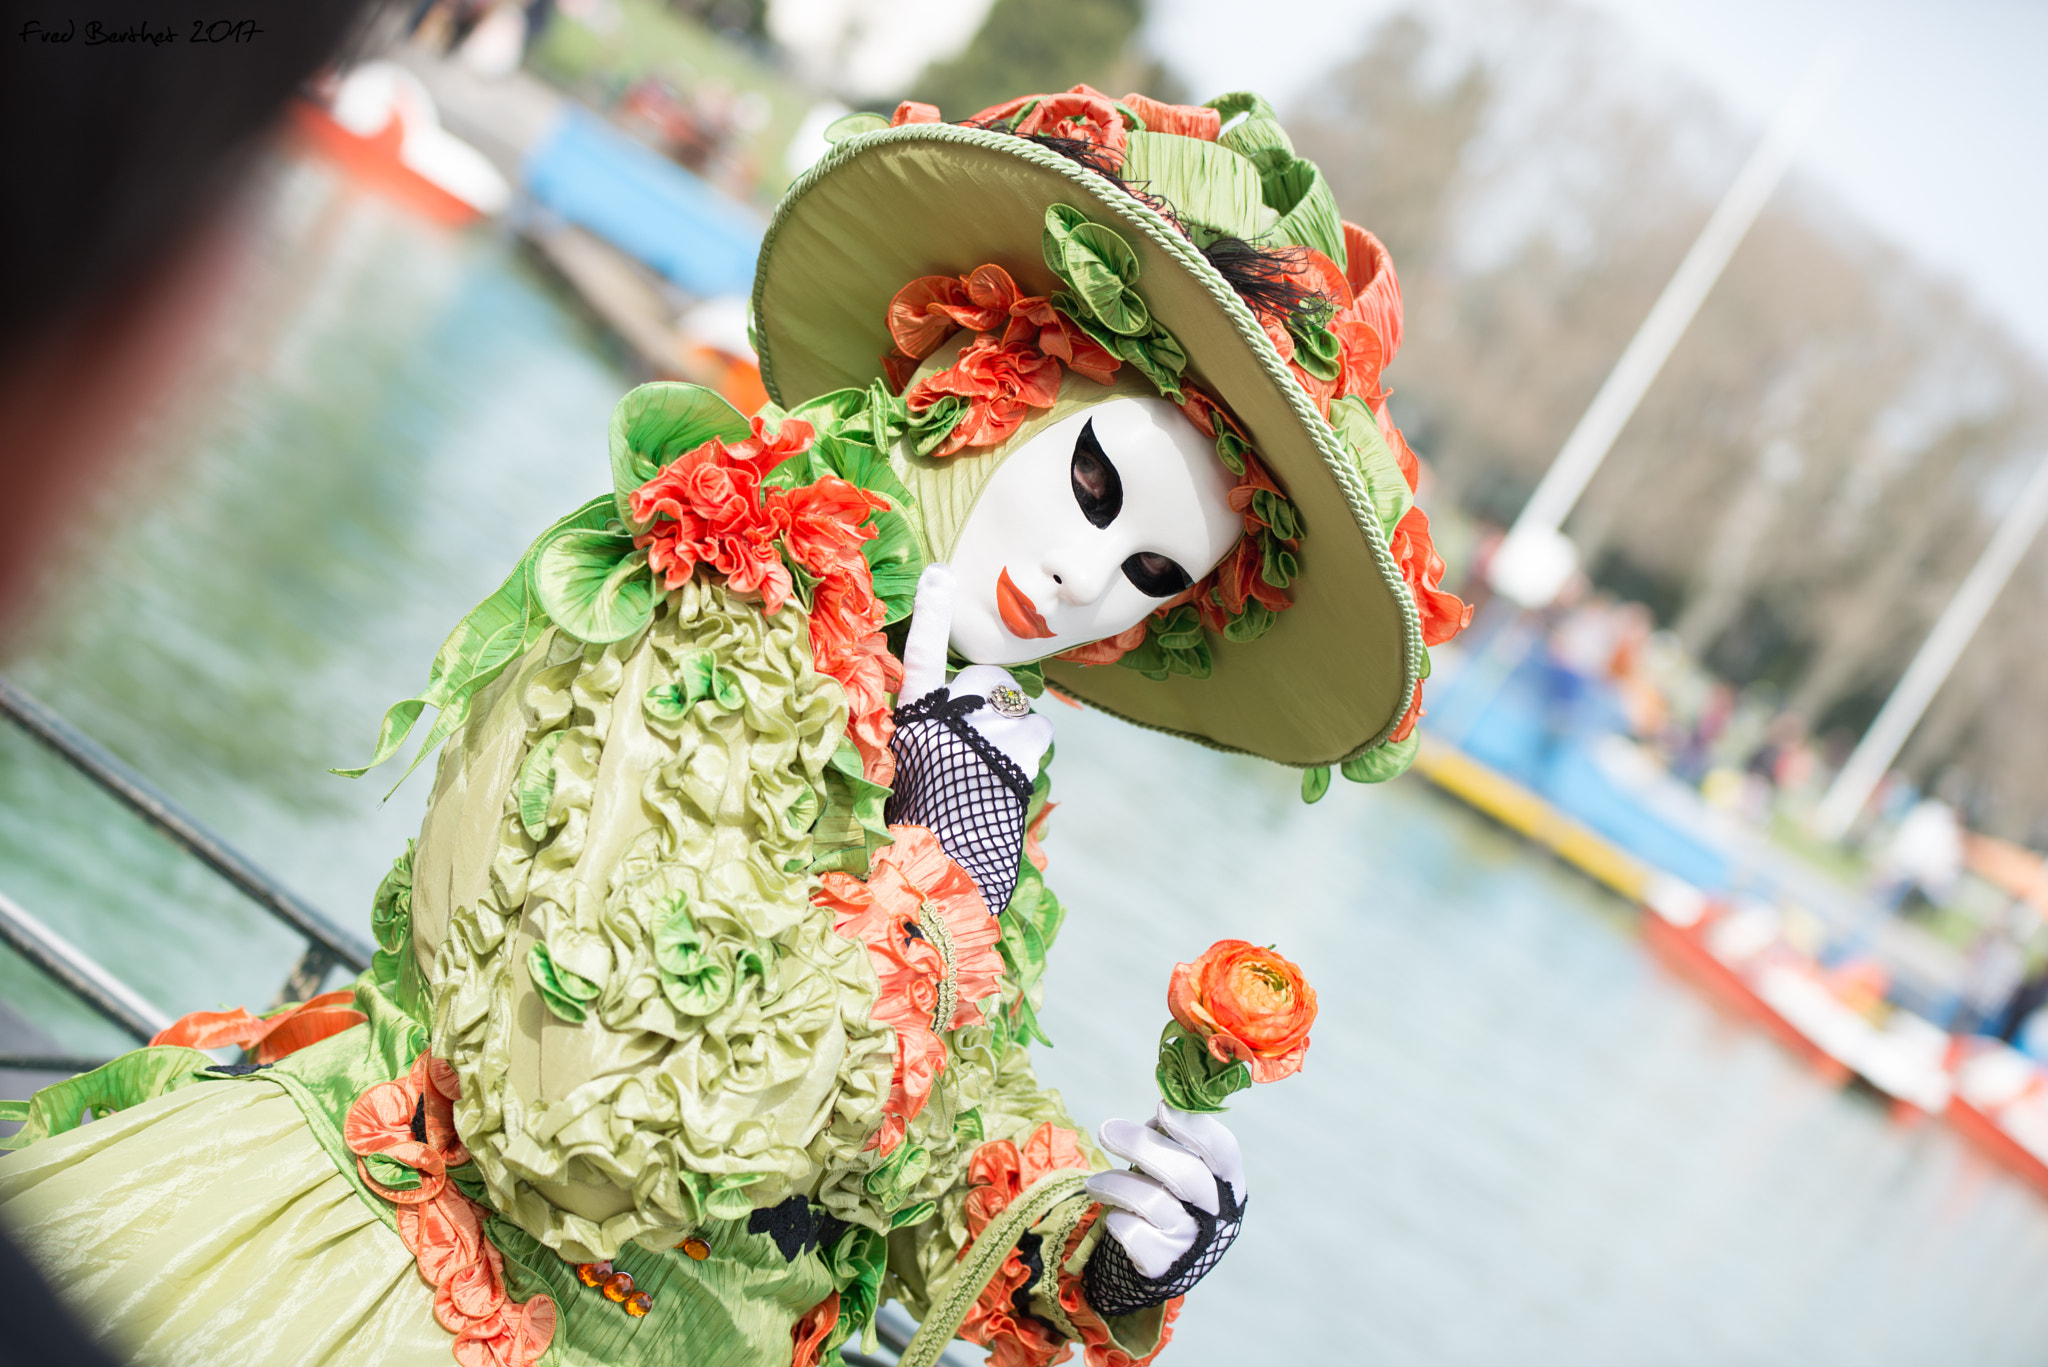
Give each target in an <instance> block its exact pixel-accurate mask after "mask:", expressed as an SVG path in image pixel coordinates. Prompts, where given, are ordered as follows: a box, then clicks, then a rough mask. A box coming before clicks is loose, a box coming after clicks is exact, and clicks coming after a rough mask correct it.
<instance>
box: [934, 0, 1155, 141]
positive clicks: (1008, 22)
mask: <svg viewBox="0 0 2048 1367" xmlns="http://www.w3.org/2000/svg"><path fill="white" fill-rule="evenodd" d="M1144 18H1145V6H1144V0H996V2H995V4H994V6H993V7H991V8H990V10H989V12H988V18H987V19H985V20H983V21H982V25H981V28H980V30H979V31H978V32H977V33H976V34H975V35H974V38H973V40H972V41H971V42H969V43H968V45H967V47H966V50H965V51H963V52H961V53H960V55H959V56H957V57H953V58H950V59H949V60H947V61H943V62H934V63H933V64H932V65H931V66H929V67H927V68H925V71H924V74H923V75H921V76H920V77H918V79H917V83H916V84H915V85H914V86H913V87H912V89H911V92H910V98H911V99H913V100H922V101H924V102H925V103H926V104H933V105H937V106H938V107H939V110H940V112H941V113H942V114H943V115H944V116H945V117H946V118H948V119H964V118H966V117H968V116H969V115H971V114H974V113H976V112H977V111H979V110H983V109H987V108H988V107H989V106H990V105H994V104H1000V103H1002V102H1003V101H1004V100H1007V99H1010V98H1012V97H1013V96H1017V95H1029V94H1033V93H1036V92H1039V91H1051V90H1065V89H1067V88H1068V87H1069V86H1073V85H1080V84H1083V83H1085V84H1088V85H1092V86H1096V87H1098V88H1100V89H1102V90H1105V91H1107V92H1109V93H1110V94H1112V95H1121V94H1123V93H1124V92H1125V91H1126V90H1129V89H1133V88H1139V87H1141V86H1142V85H1143V84H1144V82H1145V80H1146V77H1147V76H1148V75H1151V76H1153V77H1154V78H1155V80H1156V77H1157V75H1158V74H1159V68H1158V66H1157V65H1156V64H1153V63H1146V62H1145V61H1143V60H1142V59H1134V58H1132V57H1131V56H1130V55H1129V53H1128V49H1129V47H1130V43H1131V38H1132V36H1133V35H1134V34H1136V33H1137V31H1138V26H1139V24H1140V23H1142V22H1143V21H1144ZM1145 93H1146V94H1148V95H1153V96H1155V98H1161V99H1164V98H1168V96H1166V95H1161V94H1159V92H1158V90H1157V89H1147V90H1145ZM1174 93H1176V94H1177V93H1178V92H1174Z"/></svg>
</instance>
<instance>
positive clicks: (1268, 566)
mask: <svg viewBox="0 0 2048 1367" xmlns="http://www.w3.org/2000/svg"><path fill="white" fill-rule="evenodd" d="M1259 556H1260V560H1261V565H1260V569H1259V577H1260V578H1262V579H1264V580H1265V581H1266V582H1267V583H1268V584H1271V585H1272V586H1273V587H1274V588H1276V589H1284V588H1286V587H1287V586H1288V585H1289V584H1292V583H1293V582H1294V581H1295V580H1296V579H1297V578H1299V577H1300V575H1301V562H1300V561H1299V560H1296V559H1295V558H1294V552H1293V551H1290V550H1288V549H1287V547H1286V546H1285V545H1283V544H1281V542H1280V540H1279V538H1277V537H1275V536H1273V535H1271V534H1270V533H1266V532H1261V533H1260V534H1259Z"/></svg>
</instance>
